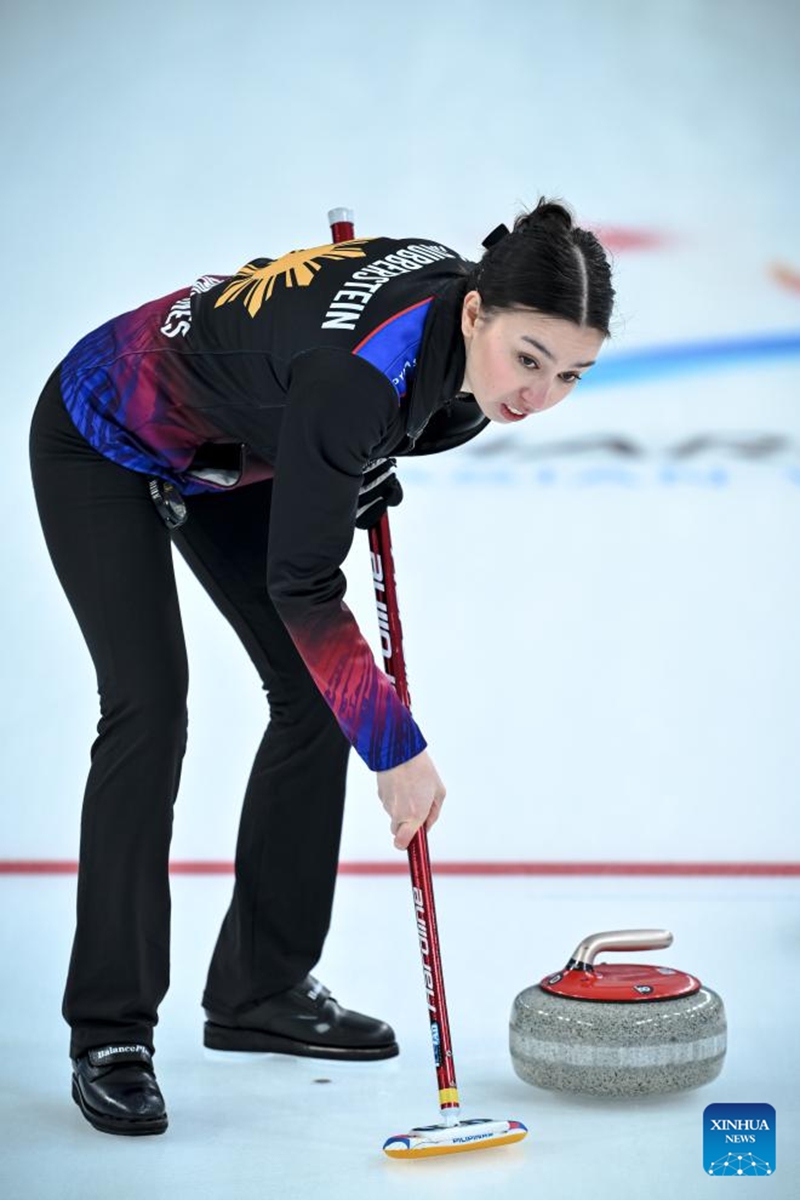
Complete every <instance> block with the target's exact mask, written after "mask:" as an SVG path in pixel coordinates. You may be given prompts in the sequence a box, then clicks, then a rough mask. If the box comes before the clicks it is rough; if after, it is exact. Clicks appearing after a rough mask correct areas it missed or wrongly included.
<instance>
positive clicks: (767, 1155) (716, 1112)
mask: <svg viewBox="0 0 800 1200" xmlns="http://www.w3.org/2000/svg"><path fill="white" fill-rule="evenodd" d="M703 1169H704V1170H705V1172H706V1174H707V1175H716V1176H720V1175H726V1176H736V1177H737V1178H741V1177H742V1176H743V1175H750V1176H753V1175H773V1174H774V1173H775V1109H774V1108H773V1107H772V1105H771V1104H709V1105H708V1107H707V1108H706V1109H705V1111H704V1113H703Z"/></svg>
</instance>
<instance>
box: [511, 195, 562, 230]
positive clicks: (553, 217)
mask: <svg viewBox="0 0 800 1200" xmlns="http://www.w3.org/2000/svg"><path fill="white" fill-rule="evenodd" d="M544 225H549V226H550V228H553V227H554V226H560V227H561V228H562V229H563V231H564V232H565V233H571V232H572V229H573V228H574V227H573V224H572V214H571V213H570V212H568V210H567V209H566V208H565V207H564V205H563V204H557V203H555V202H554V201H552V200H545V198H544V196H540V197H539V203H538V204H537V205H536V208H535V209H534V210H533V212H529V213H520V215H519V216H518V217H517V219H516V221H515V222H514V233H527V232H528V231H533V230H534V229H537V228H541V227H542V226H544Z"/></svg>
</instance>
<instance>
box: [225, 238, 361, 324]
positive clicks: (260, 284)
mask: <svg viewBox="0 0 800 1200" xmlns="http://www.w3.org/2000/svg"><path fill="white" fill-rule="evenodd" d="M372 240H373V239H372V238H353V239H351V240H350V241H349V242H335V243H333V244H332V245H329V246H314V247H313V249H311V250H292V251H290V253H289V254H284V255H282V257H281V258H276V259H275V261H274V262H271V263H267V265H266V266H264V267H256V266H254V265H253V264H252V263H247V265H246V266H244V267H242V269H241V271H237V272H236V274H235V275H234V277H233V279H232V280H231V282H230V283H229V284H228V286H227V287H226V288H225V289H224V291H223V292H222V294H221V295H220V297H219V299H218V300H217V302H216V304H215V305H214V307H215V308H219V306H220V305H221V304H229V303H230V302H231V300H237V299H239V298H240V297H241V299H242V300H243V301H244V306H245V308H246V309H247V311H248V312H249V313H250V316H251V317H254V316H255V315H256V313H258V312H259V311H260V309H261V306H262V305H263V304H264V303H265V302H266V301H267V300H269V298H270V297H271V295H272V293H273V291H274V290H275V280H276V279H278V277H279V276H281V275H282V276H283V280H284V283H285V285H286V287H308V285H309V284H310V283H311V281H312V280H313V278H314V276H315V275H316V273H317V271H321V270H322V261H324V260H325V259H342V258H366V254H365V253H364V251H363V250H360V249H359V247H360V246H363V245H364V243H365V242H370V241H372ZM321 260H322V261H321Z"/></svg>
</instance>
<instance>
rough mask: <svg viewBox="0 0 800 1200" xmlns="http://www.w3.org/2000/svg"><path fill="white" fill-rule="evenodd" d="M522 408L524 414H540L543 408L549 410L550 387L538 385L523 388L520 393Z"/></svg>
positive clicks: (543, 384) (550, 400)
mask: <svg viewBox="0 0 800 1200" xmlns="http://www.w3.org/2000/svg"><path fill="white" fill-rule="evenodd" d="M520 400H521V401H522V405H521V406H522V408H524V409H525V411H526V412H541V411H542V409H544V408H549V407H550V405H551V403H552V398H551V389H550V385H549V384H546V383H542V384H538V385H537V386H536V387H526V388H523V389H522V391H521V393H520Z"/></svg>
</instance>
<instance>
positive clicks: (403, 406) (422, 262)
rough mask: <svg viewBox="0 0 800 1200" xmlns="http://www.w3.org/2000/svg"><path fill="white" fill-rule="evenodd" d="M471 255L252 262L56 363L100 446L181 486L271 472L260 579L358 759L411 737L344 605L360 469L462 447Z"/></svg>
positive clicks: (203, 281) (76, 417) (396, 757)
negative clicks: (380, 460) (463, 322)
mask: <svg viewBox="0 0 800 1200" xmlns="http://www.w3.org/2000/svg"><path fill="white" fill-rule="evenodd" d="M473 265H474V264H473V263H471V262H469V261H467V260H465V259H463V258H462V257H461V256H460V255H459V254H458V253H457V252H456V251H454V250H452V249H450V248H448V247H446V246H443V245H441V244H440V243H438V242H433V241H430V240H428V239H425V238H403V239H392V238H357V239H353V240H351V241H348V242H340V243H336V244H333V245H324V246H317V247H314V248H311V249H305V250H296V251H292V252H291V253H289V254H286V255H284V256H282V257H281V258H278V259H266V258H264V259H254V260H253V261H251V262H249V263H247V264H246V265H245V266H244V267H242V269H241V270H240V271H238V272H237V273H236V274H235V275H232V276H219V275H205V276H202V277H201V278H200V279H198V280H197V281H196V282H195V283H194V284H193V285H192V286H191V287H189V288H184V289H181V290H180V291H178V292H175V293H172V294H171V295H169V296H165V297H162V298H160V299H158V300H154V301H151V302H149V303H147V304H145V305H143V306H142V307H141V308H139V309H136V310H134V311H133V312H130V313H125V314H122V316H119V317H116V318H114V319H113V320H111V321H109V322H107V323H106V324H105V325H103V326H101V327H100V328H99V329H97V330H94V331H93V332H92V333H90V334H89V335H87V337H85V338H83V339H82V340H81V341H80V342H79V343H78V344H77V346H75V347H74V349H73V350H72V351H70V353H69V354H68V355H67V356H66V358H65V359H64V362H63V363H62V367H61V385H62V392H63V395H64V401H65V404H66V406H67V409H68V411H69V412H70V414H71V416H72V419H73V421H74V422H75V424H76V426H77V428H78V429H79V430H80V431H81V432H82V433H83V434H84V436H85V437H86V438H87V439H88V440H89V441H90V442H91V444H92V445H93V446H94V447H95V448H96V449H97V450H99V451H100V452H101V453H102V454H105V455H106V456H107V457H109V458H111V459H113V460H114V461H116V462H118V463H120V464H121V465H122V466H125V467H127V468H129V469H131V470H136V471H141V472H143V473H145V474H148V475H151V476H152V475H155V476H160V477H162V478H165V479H167V480H169V481H171V482H172V483H173V484H174V485H175V486H177V487H178V488H179V489H180V490H182V491H183V492H184V494H186V495H191V494H195V493H198V492H202V491H224V490H228V489H233V488H237V487H242V486H246V485H247V484H250V483H253V482H255V481H257V480H260V479H266V478H270V477H273V478H274V483H273V500H272V506H271V507H272V515H271V520H270V530H269V549H268V560H267V569H266V579H265V586H266V587H267V588H268V590H269V594H270V596H271V597H272V600H273V602H274V603H275V605H276V607H277V609H278V611H279V613H280V615H281V617H282V619H283V621H284V623H285V624H286V626H287V628H288V630H289V632H290V634H291V636H292V638H293V640H294V641H295V644H296V645H297V647H298V650H299V651H300V653H301V655H302V656H303V659H304V661H305V664H306V666H307V667H308V669H309V671H310V672H311V674H312V676H313V678H314V680H315V682H316V683H317V686H318V687H319V688H320V690H321V692H322V694H323V695H324V697H325V699H326V700H327V702H328V704H329V705H330V706H331V708H332V710H333V712H334V714H335V716H336V718H337V720H338V721H339V724H340V725H341V727H342V729H343V730H344V732H345V734H346V736H347V737H348V738H349V739H350V741H351V742H352V744H353V745H354V746H355V748H356V749H357V751H358V752H359V753H360V754H361V756H362V757H363V758H364V760H365V762H367V764H368V765H369V766H370V767H371V768H372V769H373V770H384V769H387V768H388V767H391V766H395V765H397V764H398V763H400V762H404V761H406V760H407V759H409V758H411V757H413V756H414V755H415V754H417V753H419V752H420V750H421V749H423V748H424V746H425V740H424V738H423V736H422V734H421V732H420V730H419V728H418V727H417V725H416V724H415V722H414V721H413V719H412V717H411V714H410V713H409V712H408V710H407V709H405V707H404V706H403V705H402V704H401V702H400V701H399V699H398V698H397V695H396V693H395V691H394V688H393V687H392V685H391V683H390V681H389V680H388V678H387V676H386V675H385V674H384V673H383V672H382V671H380V670H379V668H378V667H377V665H376V663H375V661H374V658H373V656H372V653H371V651H370V649H369V647H368V645H367V643H366V642H365V641H364V638H363V637H362V635H361V633H360V631H359V629H358V626H357V624H356V622H355V620H354V618H353V616H352V614H351V612H350V610H349V609H348V607H347V605H346V604H345V603H344V600H343V597H344V594H345V589H346V582H345V579H344V575H343V573H342V571H341V564H342V562H343V561H344V558H345V557H346V555H347V553H348V551H349V548H350V545H351V543H352V538H353V532H354V526H355V510H356V507H357V502H358V491H359V486H360V483H361V479H362V475H363V471H364V467H365V465H366V464H367V463H368V462H369V461H370V460H371V459H373V458H376V457H381V456H384V455H389V454H391V455H400V456H403V455H409V454H429V453H436V452H439V451H442V450H447V449H450V448H451V447H454V446H457V445H460V444H462V443H463V442H465V441H467V440H469V439H470V438H471V437H474V436H475V434H477V433H478V432H480V430H481V429H483V428H484V427H485V426H486V424H488V421H487V419H486V418H485V417H483V415H482V413H481V412H480V410H479V409H478V406H477V404H476V403H475V401H474V399H473V398H472V397H471V396H468V395H464V394H459V389H460V387H461V384H462V381H463V376H464V344H463V337H462V334H461V328H460V314H461V306H462V301H463V298H464V295H465V292H466V286H467V277H468V275H469V272H470V270H471V269H472V267H473Z"/></svg>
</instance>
